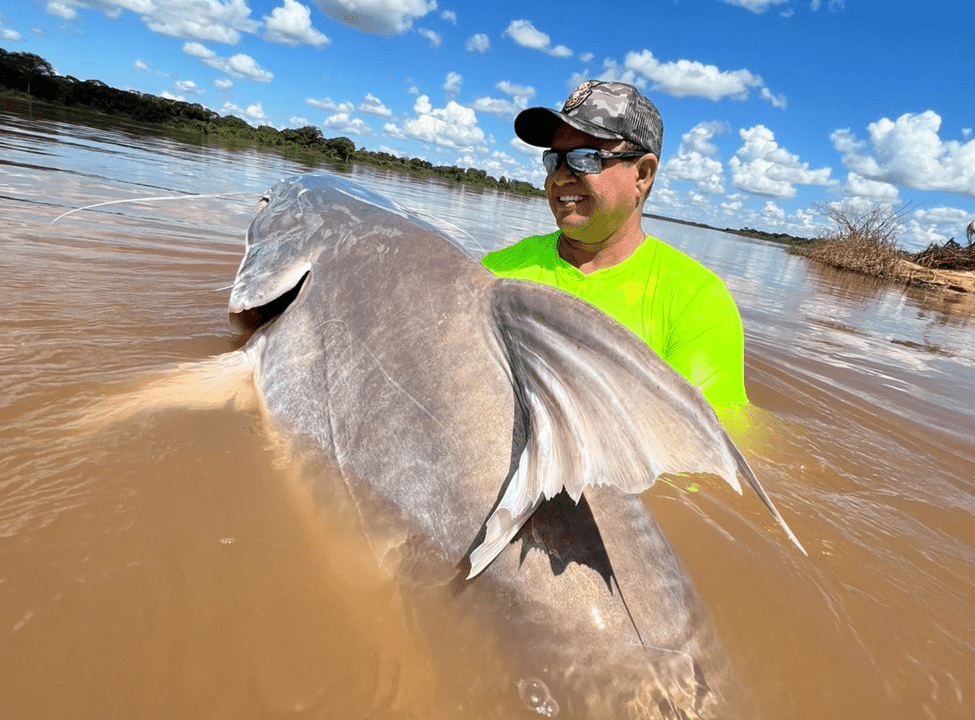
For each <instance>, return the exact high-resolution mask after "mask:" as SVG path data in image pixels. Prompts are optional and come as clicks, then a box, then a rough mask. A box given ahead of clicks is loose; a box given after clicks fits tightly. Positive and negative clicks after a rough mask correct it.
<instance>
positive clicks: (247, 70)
mask: <svg viewBox="0 0 975 720" xmlns="http://www.w3.org/2000/svg"><path fill="white" fill-rule="evenodd" d="M183 52H185V53H186V54H187V55H191V56H193V57H195V58H197V59H198V60H200V62H202V63H204V64H206V65H209V66H210V67H212V68H213V69H215V70H219V71H220V72H222V73H226V74H227V75H230V76H231V77H234V78H237V79H241V80H252V81H253V82H259V83H269V82H271V80H273V79H274V75H273V74H271V73H269V72H268V71H267V70H265V69H264V68H262V67H261V66H260V65H258V64H257V61H256V60H254V58H252V57H251V56H250V55H245V54H243V53H237V54H236V55H231V56H230V57H229V58H223V57H220V56H219V55H217V54H216V53H215V52H213V50H210V49H209V48H208V47H206V46H204V45H202V44H201V43H197V42H188V43H183Z"/></svg>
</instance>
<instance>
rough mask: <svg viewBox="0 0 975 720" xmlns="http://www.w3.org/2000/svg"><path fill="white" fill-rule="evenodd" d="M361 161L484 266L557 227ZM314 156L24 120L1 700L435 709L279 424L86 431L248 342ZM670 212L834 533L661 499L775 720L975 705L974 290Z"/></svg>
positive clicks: (2, 339) (418, 659)
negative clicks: (262, 258)
mask: <svg viewBox="0 0 975 720" xmlns="http://www.w3.org/2000/svg"><path fill="white" fill-rule="evenodd" d="M335 170H336V171H337V172H341V173H343V174H347V175H350V176H351V177H352V178H353V179H355V180H356V181H358V182H361V183H363V184H365V185H366V186H368V187H370V188H372V189H374V190H377V191H379V192H381V193H383V194H386V195H387V196H389V197H391V198H392V199H394V200H396V201H398V202H400V203H402V204H404V205H406V206H407V207H410V208H412V209H414V210H417V211H419V212H422V213H424V214H425V215H426V216H428V217H430V218H432V219H434V220H435V221H436V222H438V223H441V224H443V225H444V226H445V227H448V226H449V227H450V228H452V229H451V232H453V233H455V234H458V235H460V234H461V233H460V231H459V230H457V228H460V229H462V230H463V231H464V232H465V233H467V234H465V235H463V237H465V238H467V240H466V241H465V242H467V243H468V246H469V249H470V250H471V252H472V253H474V254H479V253H481V252H483V251H484V250H488V249H492V248H495V247H499V246H502V245H505V244H508V243H510V242H512V241H513V240H515V239H517V238H519V237H522V236H525V235H527V234H531V233H535V232H543V231H547V230H548V229H550V228H551V220H550V217H549V214H548V209H547V206H546V204H545V202H544V201H543V200H539V199H524V198H518V197H512V196H506V195H499V194H498V193H495V192H493V191H480V190H475V189H471V188H464V187H457V186H448V185H445V184H443V183H440V182H437V181H428V180H416V179H412V178H409V177H405V176H401V175H396V174H388V173H384V172H379V171H376V170H372V169H367V168H348V167H345V168H336V169H335ZM304 171H306V168H304V167H302V166H301V165H300V164H298V163H295V162H291V161H288V160H283V159H281V158H279V157H276V156H274V155H270V154H262V153H260V152H257V151H235V152H230V151H227V150H223V149H220V148H212V147H209V148H205V147H196V146H192V145H186V144H180V143H177V142H174V141H171V140H167V139H161V138H157V137H153V136H151V135H147V134H145V133H144V132H141V131H139V129H138V128H136V127H134V126H133V127H128V128H125V129H109V128H92V127H86V126H83V125H78V124H72V123H69V122H66V121H64V120H59V119H57V118H50V117H49V118H43V117H41V118H38V117H32V118H28V117H26V116H24V115H20V114H15V113H10V112H7V113H0V200H2V204H0V219H2V225H0V227H2V233H0V308H2V324H0V367H2V373H0V716H2V717H5V718H8V717H9V718H17V719H23V720H33V719H40V718H54V717H71V718H75V719H77V720H83V719H87V718H92V719H95V718H97V719H99V720H104V719H105V718H150V717H152V718H155V717H182V718H206V719H207V720H217V719H218V718H235V719H244V718H270V717H301V718H305V717H309V718H319V717H321V718H325V717H328V718H331V717H336V718H339V717H375V718H378V717H384V718H385V717H397V718H405V717H410V716H411V715H409V714H408V713H410V712H416V714H417V715H419V716H422V714H421V713H420V712H419V711H417V710H416V708H417V707H419V706H418V705H415V704H411V703H420V702H421V701H420V700H415V699H413V696H412V695H410V687H409V683H408V682H406V681H405V680H404V678H410V677H414V675H416V676H417V677H421V678H422V673H419V671H416V670H415V668H416V667H419V666H422V665H423V663H424V659H423V656H424V654H426V653H437V652H438V648H437V647H425V646H423V644H422V643H419V644H418V643H417V642H415V641H413V640H411V639H410V636H409V633H405V632H404V631H403V629H402V627H401V625H402V618H401V616H400V615H398V614H397V612H398V611H397V609H396V604H395V602H393V601H392V600H390V592H391V591H390V587H391V586H390V584H389V582H388V581H386V580H384V579H383V578H382V577H381V576H379V575H378V573H376V572H375V571H372V572H370V570H369V569H368V567H366V566H367V565H368V562H369V561H368V559H365V558H364V557H363V556H362V555H361V554H358V553H357V552H356V551H355V550H350V549H349V548H345V547H342V546H341V545H339V546H338V547H336V544H337V543H339V542H340V540H339V539H337V538H335V537H331V536H330V535H329V530H328V527H327V525H326V524H325V523H324V521H323V519H322V518H320V517H316V516H315V514H314V513H313V512H309V511H308V509H307V508H303V507H298V506H296V504H295V503H294V501H293V499H290V498H289V496H288V494H287V493H286V492H284V491H283V490H282V487H283V485H284V484H285V482H286V479H287V475H288V472H289V468H288V467H287V463H283V462H282V461H281V460H280V458H277V457H276V456H275V453H274V452H273V448H271V447H270V442H269V440H268V438H267V436H266V435H265V433H264V430H263V427H262V425H261V422H260V419H259V418H258V417H256V416H255V415H254V414H253V413H249V412H238V411H236V410H234V409H233V408H231V407H225V408H216V409H214V408H207V409H203V408H201V409H192V408H184V409H180V410H172V411H166V412H147V413H144V414H142V415H140V416H138V417H136V418H135V419H133V420H131V421H128V422H125V423H121V424H117V425H110V426H107V427H102V428H99V429H97V430H93V429H88V430H84V429H79V418H81V417H83V416H84V414H85V412H86V410H88V409H90V408H92V407H94V406H95V405H97V404H99V403H101V402H103V401H104V400H105V398H112V397H116V396H118V395H119V394H124V393H125V392H126V391H128V390H134V389H136V388H138V387H141V386H142V385H144V384H145V382H146V378H147V377H149V376H152V375H153V374H158V373H159V372H162V371H163V370H165V369H167V368H170V367H172V366H173V365H174V364H176V363H181V362H192V361H196V360H200V359H203V358H206V357H208V356H211V355H214V354H218V353H221V352H225V351H227V350H230V349H232V348H235V347H237V346H238V342H239V340H238V338H237V337H236V336H235V335H234V332H233V331H232V330H231V329H230V328H229V326H228V324H227V313H226V305H227V299H228V295H229V290H228V285H229V284H230V282H231V281H232V278H233V276H234V272H235V270H236V267H237V264H238V262H239V260H240V256H241V252H242V246H243V243H242V237H243V232H244V230H245V228H246V226H247V223H248V220H249V218H250V216H251V214H252V212H253V211H254V209H255V205H256V201H257V198H258V197H259V195H260V193H261V192H263V191H264V190H265V189H266V188H267V187H269V186H270V185H271V184H272V183H273V182H275V181H276V180H277V179H279V178H281V177H284V176H287V175H290V174H293V173H297V172H304ZM193 195H196V196H198V197H191V196H193ZM171 196H183V197H181V198H180V199H178V200H172V199H167V200H156V201H153V202H139V203H128V204H111V205H102V206H100V207H96V208H92V209H89V210H84V211H81V212H75V213H72V214H70V215H67V216H65V217H63V218H61V219H59V220H58V221H57V222H56V223H54V224H52V221H54V220H55V219H56V218H58V217H59V216H61V215H62V214H63V213H67V212H69V211H71V210H75V209H77V208H81V207H84V206H88V205H94V204H97V203H107V202H112V201H117V200H123V199H136V198H159V197H171ZM645 227H646V229H647V230H648V231H649V232H651V233H652V234H655V235H657V236H658V237H661V238H663V239H664V240H666V241H667V242H669V243H671V244H673V245H675V246H677V247H678V248H680V249H681V250H683V251H684V252H687V253H688V254H690V255H692V256H694V257H697V258H698V259H699V260H701V262H703V263H704V264H705V265H707V266H709V267H711V268H712V269H713V270H715V271H716V272H717V273H718V274H719V275H721V276H722V277H723V278H724V279H725V281H726V282H727V284H728V286H729V288H730V289H731V291H732V293H733V294H734V295H735V297H736V299H737V300H738V302H739V305H740V307H741V311H742V317H743V320H744V325H745V334H746V355H747V357H746V381H747V387H748V392H749V394H750V397H751V398H752V400H753V402H754V408H753V409H752V411H751V413H750V414H749V416H748V417H747V418H745V419H744V420H743V421H742V422H741V423H740V424H739V425H735V426H732V427H731V428H730V429H731V431H732V433H733V434H734V435H735V436H736V438H737V439H739V441H740V442H741V444H742V445H743V446H744V447H745V449H746V454H747V456H748V458H749V460H750V462H751V463H752V465H753V467H754V468H755V470H756V473H757V474H758V476H759V477H760V478H761V479H762V480H763V482H764V484H765V487H766V489H767V490H768V491H769V493H770V495H771V496H772V497H773V498H774V500H775V502H776V504H777V505H778V507H779V508H780V510H781V511H782V513H783V515H785V517H786V518H787V519H788V521H789V523H790V525H791V526H792V528H793V529H794V530H795V532H796V534H797V535H798V536H799V537H800V538H801V539H802V541H803V543H804V545H805V546H806V548H807V549H808V550H809V557H803V556H801V555H799V554H798V553H797V552H795V549H794V548H792V547H791V546H790V545H789V544H788V543H787V542H786V541H785V540H784V538H783V536H782V535H781V533H779V532H778V531H777V530H776V529H775V527H774V524H773V522H772V521H771V519H770V518H769V516H768V514H767V513H766V512H765V510H764V509H763V508H762V507H761V505H760V504H759V503H758V502H757V501H756V500H755V499H754V497H749V496H748V495H747V494H746V496H745V497H744V498H738V497H737V496H736V495H734V494H733V493H731V492H730V491H728V492H724V491H722V490H721V489H720V488H716V487H711V486H707V487H706V488H705V489H702V490H701V491H700V492H696V493H689V492H685V491H681V490H677V489H675V488H674V487H672V486H669V485H667V484H664V483H658V485H657V486H656V487H655V488H653V489H652V490H651V491H649V492H647V493H646V494H645V497H644V500H645V503H646V504H647V506H648V507H649V508H650V510H651V511H652V512H653V514H654V515H655V516H656V518H657V519H658V521H659V523H660V524H661V525H662V526H663V528H664V530H665V531H666V533H667V534H668V537H669V538H670V540H671V542H672V543H673V545H674V547H675V548H676V550H677V552H678V554H679V555H680V557H681V558H682V560H683V562H684V563H685V565H686V567H687V570H688V572H689V574H690V576H691V577H692V579H693V581H694V583H695V584H696V585H697V587H698V589H699V591H700V593H701V595H702V596H703V598H704V600H705V602H706V604H707V606H708V608H709V610H710V612H711V614H712V615H713V617H714V622H715V625H716V628H717V631H718V635H719V637H720V638H721V640H722V642H723V643H724V645H725V647H726V649H727V650H728V653H729V656H730V657H731V658H732V659H733V663H734V667H735V673H736V678H737V680H736V682H737V683H738V684H740V685H741V686H742V687H745V688H747V689H748V691H749V693H750V694H751V695H752V696H753V697H754V701H755V704H756V706H757V707H758V708H759V716H760V717H762V718H767V719H769V720H773V719H784V718H836V717H850V718H864V719H876V720H893V719H897V718H904V719H905V720H915V719H917V718H938V720H950V719H952V718H958V719H959V720H961V719H962V718H969V717H971V713H972V710H971V706H972V704H973V703H975V300H973V299H972V298H971V297H963V296H952V295H947V294H944V293H939V292H935V291H928V290H921V289H905V288H904V287H901V286H896V285H890V284H884V283H879V282H872V281H870V280H867V279H864V278H861V277H857V276H853V275H849V274H846V273H842V272H837V271H831V270H825V269H823V268H821V267H819V266H816V265H812V264H810V263H808V262H807V261H806V260H804V259H801V258H796V257H793V256H790V255H788V254H786V253H785V252H784V250H783V249H782V248H781V247H780V246H776V245H774V244H770V243H766V242H762V241H757V240H750V239H745V238H742V237H738V236H734V235H729V234H725V233H721V232H718V231H711V230H704V229H700V228H694V227H688V226H683V225H678V224H673V223H667V222H663V221H658V220H649V219H648V220H647V221H646V223H645ZM350 578H355V580H354V581H352V582H350V581H349V579H350ZM411 668H412V669H413V670H411ZM411 672H412V673H413V675H411V674H410V673H411ZM421 684H422V683H421V681H420V680H416V685H417V687H419V685H421ZM413 690H414V691H416V692H417V693H419V694H422V693H420V692H419V691H418V690H417V689H416V687H414V688H413ZM394 707H395V708H397V712H393V711H392V709H391V708H394ZM397 713H399V714H397Z"/></svg>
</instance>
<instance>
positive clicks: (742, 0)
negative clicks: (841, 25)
mask: <svg viewBox="0 0 975 720" xmlns="http://www.w3.org/2000/svg"><path fill="white" fill-rule="evenodd" d="M788 1H789V0H721V2H725V3H728V4H729V5H737V6H738V7H743V8H745V9H746V10H751V11H752V12H753V13H757V14H759V15H760V14H762V13H763V12H765V11H766V10H768V9H769V7H771V6H772V5H781V4H782V3H785V2H788ZM813 9H815V8H813Z"/></svg>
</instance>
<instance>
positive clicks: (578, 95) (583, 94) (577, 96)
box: [562, 80, 599, 113]
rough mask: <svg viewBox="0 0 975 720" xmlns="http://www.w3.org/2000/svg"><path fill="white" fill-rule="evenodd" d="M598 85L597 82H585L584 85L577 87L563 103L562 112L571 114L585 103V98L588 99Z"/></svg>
mask: <svg viewBox="0 0 975 720" xmlns="http://www.w3.org/2000/svg"><path fill="white" fill-rule="evenodd" d="M598 84H599V81H598V80H586V81H585V82H584V83H582V84H581V85H579V87H577V88H576V89H575V90H573V91H572V94H571V95H569V98H568V99H567V100H566V101H565V105H563V106H562V112H564V113H568V112H572V111H573V110H575V109H576V108H577V107H579V106H580V105H582V103H584V102H585V101H586V98H588V97H589V95H590V94H591V93H592V89H593V87H594V86H596V85H598Z"/></svg>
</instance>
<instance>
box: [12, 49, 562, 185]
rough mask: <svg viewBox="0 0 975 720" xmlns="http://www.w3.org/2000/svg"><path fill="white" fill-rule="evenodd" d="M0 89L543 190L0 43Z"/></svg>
mask: <svg viewBox="0 0 975 720" xmlns="http://www.w3.org/2000/svg"><path fill="white" fill-rule="evenodd" d="M0 89H3V90H5V91H6V93H7V94H11V93H12V94H15V95H25V96H27V97H28V98H33V99H36V100H39V101H41V102H45V103H49V104H52V105H58V106H63V107H67V108H78V109H85V110H90V111H93V112H97V113H102V114H105V115H109V116H113V117H120V118H126V119H130V120H135V121H137V122H140V123H147V124H151V125H154V126H158V127H160V128H162V129H165V130H170V131H173V132H175V133H178V136H179V138H180V139H191V138H192V139H193V140H195V141H198V142H201V143H211V142H213V143H218V144H221V145H223V146H225V147H231V148H239V147H253V146H256V147H261V148H269V149H273V150H275V151H277V152H280V153H282V154H283V155H285V156H287V157H295V158H298V159H300V160H302V161H303V162H306V163H307V164H310V165H312V166H314V165H317V164H318V163H320V162H322V161H324V160H330V161H338V162H344V163H349V162H351V163H358V164H364V165H372V166H375V167H380V168H386V169H389V170H394V171H397V172H406V173H410V174H412V175H419V176H426V177H436V178H441V179H444V180H447V181H453V182H458V183H463V184H465V185H473V186H477V187H483V188H493V189H496V190H500V191H503V192H509V193H516V194H519V195H533V196H542V195H544V193H543V192H542V191H541V190H539V189H538V188H536V187H534V186H533V185H531V184H530V183H527V182H524V181H522V180H509V179H508V178H505V177H501V179H496V178H494V177H492V176H491V175H488V174H487V172H485V171H484V170H479V169H477V168H459V167H454V166H445V165H434V164H433V163H431V162H428V161H426V160H421V159H419V158H402V157H397V156H395V155H391V154H389V153H385V152H372V151H370V150H366V149H365V148H358V149H357V148H356V146H355V143H353V142H352V140H350V139H349V138H347V137H337V138H326V137H324V136H323V134H322V131H321V130H320V129H319V128H317V127H314V126H311V125H309V126H306V127H302V128H297V129H291V128H288V129H285V130H278V129H277V128H273V127H271V126H269V125H261V126H260V127H257V128H255V127H252V126H251V125H249V124H248V123H247V122H245V121H244V120H242V119H241V118H239V117H236V116H234V115H227V116H221V115H219V114H218V113H216V112H214V111H213V110H209V109H208V108H205V107H203V106H202V105H200V104H199V103H188V102H185V101H182V100H171V99H168V98H163V97H159V96H158V95H148V94H145V93H140V92H135V91H131V90H119V89H117V88H113V87H109V86H108V85H106V84H105V83H103V82H101V81H99V80H78V79H77V78H74V77H71V76H70V75H67V76H62V75H58V74H57V73H56V72H55V71H54V68H53V67H51V64H50V63H49V62H48V61H47V60H45V59H43V58H41V57H39V56H37V55H34V54H32V53H26V52H23V53H18V52H8V51H6V50H4V49H3V48H0Z"/></svg>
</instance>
